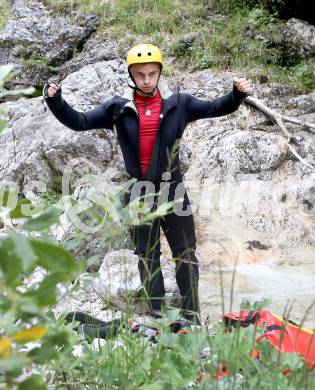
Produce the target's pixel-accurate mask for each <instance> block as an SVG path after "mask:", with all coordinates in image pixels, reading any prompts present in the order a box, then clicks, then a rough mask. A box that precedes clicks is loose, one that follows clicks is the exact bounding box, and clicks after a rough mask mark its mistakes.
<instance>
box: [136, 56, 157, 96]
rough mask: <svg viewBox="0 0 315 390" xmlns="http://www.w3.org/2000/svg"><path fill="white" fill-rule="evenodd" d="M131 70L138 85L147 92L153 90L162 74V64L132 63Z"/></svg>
mask: <svg viewBox="0 0 315 390" xmlns="http://www.w3.org/2000/svg"><path fill="white" fill-rule="evenodd" d="M130 71H131V73H132V75H133V78H134V80H135V82H136V84H137V87H138V88H139V89H141V90H142V91H143V92H145V93H150V92H153V90H154V88H155V87H156V84H157V82H158V79H159V76H160V65H159V64H158V63H156V62H149V63H147V64H134V65H131V67H130Z"/></svg>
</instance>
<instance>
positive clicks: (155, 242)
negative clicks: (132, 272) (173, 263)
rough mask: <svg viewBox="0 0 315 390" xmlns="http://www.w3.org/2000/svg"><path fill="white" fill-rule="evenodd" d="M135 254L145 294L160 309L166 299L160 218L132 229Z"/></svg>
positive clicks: (152, 305) (155, 308)
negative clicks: (162, 266) (137, 257)
mask: <svg viewBox="0 0 315 390" xmlns="http://www.w3.org/2000/svg"><path fill="white" fill-rule="evenodd" d="M132 230H133V231H132V235H133V241H134V244H135V247H136V249H135V254H137V255H138V256H139V262H138V268H139V273H140V279H141V282H142V284H143V286H144V289H145V294H146V295H147V299H148V302H149V305H150V308H151V309H153V310H160V309H161V304H162V302H163V299H164V295H165V290H164V280H163V274H162V270H161V263H160V255H161V248H160V220H159V219H156V220H154V221H153V222H152V223H150V224H149V225H141V226H134V227H133V229H132Z"/></svg>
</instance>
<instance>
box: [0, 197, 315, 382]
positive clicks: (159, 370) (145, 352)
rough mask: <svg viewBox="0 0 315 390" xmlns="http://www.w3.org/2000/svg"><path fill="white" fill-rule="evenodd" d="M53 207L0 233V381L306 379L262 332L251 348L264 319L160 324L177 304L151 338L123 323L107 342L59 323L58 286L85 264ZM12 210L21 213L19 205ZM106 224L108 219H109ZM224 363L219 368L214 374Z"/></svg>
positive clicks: (313, 376) (309, 378)
mask: <svg viewBox="0 0 315 390" xmlns="http://www.w3.org/2000/svg"><path fill="white" fill-rule="evenodd" d="M5 206H7V205H5ZM73 207H77V205H73ZM60 212H61V210H60V205H59V208H56V207H51V208H49V209H48V210H46V211H45V212H44V213H43V214H41V215H39V216H37V217H35V218H30V219H29V220H28V221H27V222H26V223H24V225H23V230H24V231H28V232H29V233H28V236H25V234H21V233H17V232H13V233H11V234H10V235H8V236H7V237H6V238H4V239H2V240H1V241H0V388H1V386H2V388H17V389H21V390H23V389H30V390H31V389H32V390H36V389H38V390H41V389H47V388H51V389H78V390H80V389H82V390H83V389H130V390H131V389H142V390H168V389H169V390H171V389H175V388H176V389H191V388H199V389H226V390H227V389H232V388H234V389H257V388H259V389H292V390H293V389H297V388H301V389H311V388H314V386H315V373H314V372H312V371H310V370H309V369H308V368H307V367H306V365H305V364H304V362H303V361H302V359H301V358H300V357H299V356H297V355H294V354H281V355H279V354H278V353H277V352H276V350H275V349H274V348H273V347H272V346H271V345H270V344H268V343H266V342H262V343H260V344H259V345H258V349H259V351H260V360H257V359H254V358H253V357H252V351H253V347H254V345H255V344H256V343H255V340H256V339H257V337H258V336H259V335H260V334H261V333H262V332H263V329H259V328H255V327H254V326H253V327H248V328H244V329H238V330H234V331H233V332H231V333H226V331H225V329H224V328H223V326H222V325H221V324H220V323H219V324H216V325H212V326H210V327H206V326H204V327H202V328H198V329H197V328H196V329H192V330H191V331H190V332H189V333H188V334H172V333H171V332H170V330H169V327H168V325H169V324H170V323H171V322H172V320H174V318H175V317H174V316H176V315H177V312H176V310H175V311H171V312H170V313H169V318H166V319H163V320H159V321H156V322H155V323H153V325H155V326H156V327H158V328H159V329H160V330H161V335H160V336H158V337H157V343H152V342H149V341H148V339H146V338H142V337H141V335H140V334H132V333H131V332H130V331H129V330H128V327H125V328H121V330H120V332H119V334H118V336H117V337H115V338H113V339H111V340H108V341H107V342H106V343H104V342H102V340H96V342H94V343H92V344H89V343H88V342H87V341H86V340H84V339H83V338H82V337H81V336H78V335H77V334H76V333H75V332H74V331H73V327H74V326H75V324H68V325H65V323H64V321H63V317H60V318H56V316H55V314H54V311H53V308H54V306H55V305H56V302H57V301H58V300H62V298H63V297H62V296H61V293H60V292H58V291H59V290H58V287H59V286H60V285H64V286H65V287H67V290H66V291H70V290H71V281H73V280H75V279H76V278H77V276H78V275H79V274H80V272H82V270H83V269H84V268H85V267H86V262H85V261H80V262H79V261H77V260H75V259H74V257H73V256H71V255H70V253H68V252H67V250H66V249H65V248H63V247H62V246H60V245H58V244H56V243H54V242H52V240H51V239H50V237H49V235H48V234H47V233H48V229H49V228H50V226H51V225H52V224H55V223H58V218H59V215H60ZM119 213H120V214H121V215H122V214H123V213H124V209H123V208H122V209H120V210H119ZM11 215H13V216H14V217H15V218H21V217H22V214H19V212H18V211H16V212H15V214H13V213H11ZM96 223H98V222H97V221H96ZM112 224H113V221H112V220H110V219H108V227H110V225H112ZM21 232H22V230H21ZM38 269H42V270H44V274H43V278H42V279H41V280H36V279H34V277H33V276H32V275H33V271H34V270H38ZM26 281H28V288H27V289H26V287H25V283H26ZM131 319H132V313H125V321H126V325H128V324H129V322H130V320H131ZM225 368H226V369H227V372H226V373H227V375H225V376H218V373H219V372H220V371H224V369H225ZM14 386H15V387H14Z"/></svg>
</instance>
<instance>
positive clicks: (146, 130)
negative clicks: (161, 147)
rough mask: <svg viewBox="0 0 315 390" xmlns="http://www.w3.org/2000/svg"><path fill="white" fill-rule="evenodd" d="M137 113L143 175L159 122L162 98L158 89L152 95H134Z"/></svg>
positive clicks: (150, 154) (149, 158) (148, 162)
mask: <svg viewBox="0 0 315 390" xmlns="http://www.w3.org/2000/svg"><path fill="white" fill-rule="evenodd" d="M135 104H136V107H137V110H138V115H139V126H140V128H139V137H140V138H139V144H140V162H141V172H142V174H143V175H145V173H146V171H147V169H148V167H149V164H150V160H151V156H152V151H153V147H154V141H155V138H156V134H157V132H158V129H159V124H160V120H161V118H160V114H161V109H162V98H161V95H160V92H159V91H158V92H157V93H156V95H155V96H153V97H145V96H140V95H138V94H136V95H135Z"/></svg>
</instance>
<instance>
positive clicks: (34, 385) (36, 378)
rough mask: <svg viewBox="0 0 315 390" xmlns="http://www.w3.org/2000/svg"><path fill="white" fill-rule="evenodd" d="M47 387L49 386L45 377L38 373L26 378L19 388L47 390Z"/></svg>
mask: <svg viewBox="0 0 315 390" xmlns="http://www.w3.org/2000/svg"><path fill="white" fill-rule="evenodd" d="M46 389H47V386H46V384H45V382H44V380H43V378H42V377H41V376H40V375H38V374H35V375H33V376H31V377H30V378H28V379H26V380H25V381H23V382H22V383H21V384H20V385H19V387H18V390H46Z"/></svg>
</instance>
